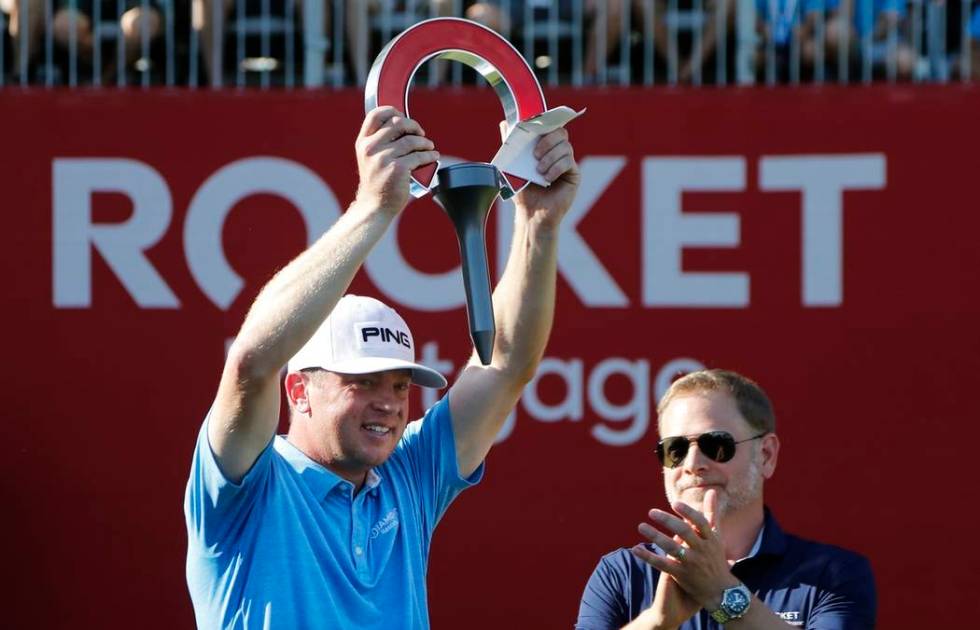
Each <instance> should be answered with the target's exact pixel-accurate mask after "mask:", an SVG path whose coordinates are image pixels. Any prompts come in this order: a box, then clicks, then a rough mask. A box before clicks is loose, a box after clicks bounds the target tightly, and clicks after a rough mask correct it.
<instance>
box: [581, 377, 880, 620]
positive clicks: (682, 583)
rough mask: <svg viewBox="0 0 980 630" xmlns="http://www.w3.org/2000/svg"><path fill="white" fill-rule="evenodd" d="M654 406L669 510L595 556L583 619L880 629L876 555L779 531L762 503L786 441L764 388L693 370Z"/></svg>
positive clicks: (652, 513)
mask: <svg viewBox="0 0 980 630" xmlns="http://www.w3.org/2000/svg"><path fill="white" fill-rule="evenodd" d="M657 411H658V414H659V419H658V429H659V432H660V435H661V436H663V439H661V440H660V442H659V443H658V445H657V456H658V458H659V459H660V461H661V463H662V465H663V475H664V488H665V490H666V494H667V499H668V501H669V503H670V507H671V510H672V511H673V513H671V512H668V511H664V510H657V509H654V510H650V513H649V517H650V522H644V523H642V524H640V526H639V531H640V533H641V534H642V535H643V536H644V537H645V538H647V539H648V540H649V543H647V544H643V545H637V546H635V547H633V548H632V549H620V550H618V551H614V552H612V553H610V554H608V555H606V556H605V557H603V558H602V559H601V560H600V561H599V565H598V566H597V567H596V569H595V571H594V572H593V574H592V577H591V578H590V579H589V582H588V584H587V585H586V587H585V593H584V594H583V596H582V602H581V605H580V607H579V615H578V623H577V624H576V628H579V629H581V630H586V629H587V630H594V629H610V628H617V629H618V628H623V627H624V626H626V627H627V628H629V629H631V630H636V629H641V628H642V629H648V630H652V629H660V628H678V627H679V628H682V629H684V630H694V629H701V628H716V627H718V626H717V624H721V625H724V624H726V623H728V622H729V621H733V620H737V619H740V620H741V621H740V622H739V623H737V624H734V625H737V626H738V627H739V628H787V627H805V628H820V629H821V630H845V629H846V630H863V629H871V628H874V625H875V611H876V597H875V586H874V578H873V576H872V573H871V567H870V565H869V563H868V561H867V560H866V559H865V558H864V557H863V556H860V555H858V554H856V553H854V552H851V551H847V550H845V549H841V548H839V547H834V546H831V545H825V544H820V543H815V542H811V541H808V540H804V539H801V538H798V537H796V536H793V535H791V534H788V533H785V532H783V531H782V530H781V529H780V527H779V525H778V524H777V523H776V520H775V518H774V517H773V515H772V514H771V513H770V511H769V510H768V509H767V508H766V507H765V504H764V503H763V485H764V482H765V480H767V479H769V478H771V477H772V475H773V473H775V471H776V461H777V458H778V455H779V448H780V444H779V438H778V437H777V436H776V433H775V428H776V421H775V416H774V414H773V411H772V405H771V404H770V402H769V399H768V397H767V396H766V394H765V393H764V392H763V391H762V389H761V388H760V387H759V386H758V385H756V384H755V383H754V382H752V381H751V380H749V379H747V378H745V377H744V376H741V375H739V374H736V373H734V372H728V371H724V370H704V371H699V372H694V373H691V374H688V375H687V376H685V377H683V378H681V379H678V380H677V381H676V382H675V383H674V384H673V385H672V386H671V387H670V389H669V390H668V391H667V393H666V394H665V395H664V397H663V398H662V399H661V401H660V404H659V406H658V410H657ZM734 625H733V627H734Z"/></svg>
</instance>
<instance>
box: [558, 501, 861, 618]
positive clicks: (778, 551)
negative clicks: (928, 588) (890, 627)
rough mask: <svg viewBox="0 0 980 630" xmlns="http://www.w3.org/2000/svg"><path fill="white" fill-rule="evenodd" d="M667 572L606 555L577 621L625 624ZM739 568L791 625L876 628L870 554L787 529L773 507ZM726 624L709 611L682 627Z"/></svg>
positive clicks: (621, 552)
mask: <svg viewBox="0 0 980 630" xmlns="http://www.w3.org/2000/svg"><path fill="white" fill-rule="evenodd" d="M648 547H649V548H650V549H651V550H652V551H654V552H656V553H661V552H660V551H659V549H657V548H656V547H655V546H654V545H649V546H648ZM659 573H660V572H659V571H657V570H656V569H654V568H653V567H651V566H650V565H648V564H647V563H645V562H643V561H642V560H639V559H638V558H636V557H635V556H634V555H633V554H632V553H630V551H629V549H626V548H623V549H618V550H616V551H614V552H612V553H610V554H607V555H606V556H603V558H602V560H600V561H599V566H597V567H596V569H595V571H594V572H593V573H592V577H591V578H589V583H588V584H586V586H585V593H583V594H582V602H581V604H580V606H579V611H578V622H577V623H576V624H575V627H576V628H577V629H579V630H597V629H600V628H601V629H603V630H605V629H607V628H617V629H618V628H622V627H623V626H624V625H626V624H628V623H629V622H630V621H632V620H633V619H635V618H636V617H637V616H639V614H640V613H641V612H642V611H643V610H645V609H646V608H649V607H650V603H651V602H652V601H653V596H654V594H655V593H656V590H657V579H658V576H659ZM732 573H733V574H735V577H737V578H738V579H740V580H741V581H742V582H744V583H745V585H746V586H747V587H748V588H749V590H750V591H752V592H753V593H754V594H755V595H756V597H758V598H759V599H760V600H762V601H763V602H765V604H766V606H768V607H769V609H770V610H772V611H773V612H774V613H776V614H777V615H779V616H780V617H782V619H783V620H784V621H786V622H787V623H789V624H790V625H794V626H799V627H802V628H813V629H815V630H858V629H864V628H874V626H875V614H876V609H877V598H876V596H875V584H874V576H873V575H872V573H871V565H870V563H869V562H868V560H867V559H866V558H865V557H864V556H862V555H860V554H857V553H854V552H853V551H848V550H846V549H841V548H840V547H834V546H832V545H824V544H821V543H817V542H812V541H809V540H804V539H802V538H798V537H796V536H793V535H792V534H787V533H785V532H784V531H783V530H782V529H780V527H779V525H778V524H777V523H776V519H775V518H773V516H772V514H770V513H769V510H768V509H767V510H766V516H765V524H764V526H763V532H762V541H761V544H760V545H759V549H758V551H757V552H756V553H755V554H754V555H752V556H751V557H748V558H744V559H742V560H739V561H738V562H736V563H735V565H734V566H733V567H732ZM756 605H758V604H756ZM721 627H722V626H721V625H719V624H718V623H717V622H715V621H714V620H712V619H711V617H710V616H709V615H708V613H707V612H706V611H704V610H701V611H699V612H698V614H696V615H695V616H693V617H691V618H690V619H689V620H687V621H686V622H685V623H684V624H682V625H681V630H695V629H697V630H700V629H702V628H716V629H720V628H721Z"/></svg>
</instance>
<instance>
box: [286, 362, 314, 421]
mask: <svg viewBox="0 0 980 630" xmlns="http://www.w3.org/2000/svg"><path fill="white" fill-rule="evenodd" d="M308 382H309V376H307V375H306V374H303V373H302V372H290V373H289V374H287V375H286V383H285V387H286V399H287V400H289V406H290V407H292V408H293V409H295V410H296V411H297V412H299V413H302V414H306V415H309V413H310V399H309V395H308V391H307V389H308V388H307V384H308Z"/></svg>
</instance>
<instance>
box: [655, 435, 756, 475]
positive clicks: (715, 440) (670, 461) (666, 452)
mask: <svg viewBox="0 0 980 630" xmlns="http://www.w3.org/2000/svg"><path fill="white" fill-rule="evenodd" d="M766 433H768V431H767V432H763V433H760V434H759V435H755V436H752V437H750V438H745V439H744V440H737V441H736V440H735V437H734V436H733V435H732V434H731V433H729V432H728V431H708V432H707V433H702V434H701V435H697V436H692V437H688V436H686V435H678V436H674V437H666V438H664V439H662V440H660V441H659V442H657V459H659V460H660V463H661V465H663V467H664V468H676V467H677V466H680V465H681V463H683V462H684V458H685V457H687V451H688V450H689V449H690V448H691V442H697V443H698V450H700V451H701V452H702V453H704V455H705V457H707V458H709V459H711V460H713V461H716V462H719V463H724V462H727V461H728V460H730V459H731V458H733V457H735V445H736V444H741V443H742V442H749V441H751V440H758V439H759V438H761V437H762V436H764V435H766Z"/></svg>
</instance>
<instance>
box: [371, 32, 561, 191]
mask: <svg viewBox="0 0 980 630" xmlns="http://www.w3.org/2000/svg"><path fill="white" fill-rule="evenodd" d="M433 58H438V59H449V60H452V61H459V62H462V63H464V64H466V65H468V66H470V67H471V68H473V69H474V70H476V71H477V72H479V73H480V74H481V75H483V78H484V79H486V81H487V83H489V84H490V86H491V87H493V89H494V91H495V92H496V93H497V96H498V98H500V104H501V105H503V108H504V118H505V120H506V121H507V125H508V128H512V127H514V126H515V125H516V124H517V123H519V122H520V121H522V120H527V119H528V118H531V117H532V116H536V115H538V114H540V113H542V112H544V111H545V110H546V109H547V105H546V104H545V100H544V94H543V93H542V92H541V85H540V84H539V83H538V79H537V77H535V76H534V71H533V70H531V67H530V66H529V65H528V64H527V61H526V60H525V59H524V57H522V56H521V53H520V52H518V50H517V49H516V48H514V46H513V45H511V43H510V42H509V41H507V40H506V39H504V38H503V37H501V36H500V35H498V34H497V33H496V32H494V31H492V30H490V29H488V28H486V27H485V26H481V25H480V24H477V23H476V22H471V21H469V20H462V19H459V18H436V19H432V20H425V21H424V22H419V23H418V24H415V25H414V26H411V27H409V28H408V29H406V30H405V31H403V32H402V33H401V34H399V35H398V36H397V37H395V38H394V39H393V40H391V41H390V42H388V45H387V46H385V47H384V49H383V50H382V51H381V52H380V53H379V54H378V57H377V59H375V60H374V65H372V66H371V72H370V73H369V74H368V78H367V85H366V86H365V88H364V101H365V102H364V106H365V111H367V112H369V111H371V110H372V109H374V108H375V107H380V106H384V105H388V106H391V107H394V108H395V109H397V110H398V111H400V112H402V113H404V114H405V115H406V116H409V115H410V114H409V111H408V88H409V86H410V85H411V84H412V77H414V76H415V73H416V72H418V69H419V68H420V67H421V66H422V64H424V63H425V62H426V61H429V60H430V59H433ZM423 126H424V125H423ZM438 166H439V165H438V164H432V165H428V166H423V167H421V168H418V169H416V170H415V171H413V172H412V175H413V177H412V186H411V189H412V195H413V196H415V197H422V196H424V195H425V194H426V193H427V192H429V187H430V185H431V184H432V179H433V176H434V175H435V173H436V170H437V169H438ZM505 177H507V178H508V181H507V183H508V185H509V188H510V189H511V190H514V191H517V190H520V188H522V187H523V186H524V185H525V184H526V182H525V181H524V180H523V179H520V178H517V177H515V176H513V175H510V176H508V175H505ZM507 193H509V191H505V194H507ZM508 196H509V195H508Z"/></svg>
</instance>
